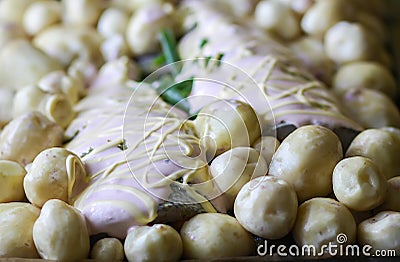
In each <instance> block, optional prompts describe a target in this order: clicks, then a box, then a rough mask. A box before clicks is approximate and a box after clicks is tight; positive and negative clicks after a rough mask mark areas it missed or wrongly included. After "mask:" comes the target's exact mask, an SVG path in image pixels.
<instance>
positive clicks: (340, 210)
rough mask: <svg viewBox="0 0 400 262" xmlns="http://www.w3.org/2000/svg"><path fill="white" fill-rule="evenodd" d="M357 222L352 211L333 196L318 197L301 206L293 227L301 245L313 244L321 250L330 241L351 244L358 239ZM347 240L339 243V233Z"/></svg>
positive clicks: (294, 235) (295, 238)
mask: <svg viewBox="0 0 400 262" xmlns="http://www.w3.org/2000/svg"><path fill="white" fill-rule="evenodd" d="M356 231H357V228H356V223H355V221H354V218H353V215H352V214H351V212H350V211H349V210H348V209H347V208H346V207H345V206H344V205H342V204H341V203H339V202H338V201H336V200H333V199H331V198H322V197H316V198H312V199H310V200H307V201H306V202H304V203H303V204H301V205H300V206H299V209H298V211H297V218H296V222H295V225H294V228H293V237H294V240H295V241H296V243H297V244H298V245H300V246H304V245H313V246H314V247H315V248H316V250H321V248H322V247H323V246H324V245H328V244H329V242H332V243H334V244H335V243H336V244H350V243H353V242H354V241H355V239H356ZM339 234H345V235H346V237H347V241H346V242H345V243H343V242H341V243H338V239H337V238H338V235H339Z"/></svg>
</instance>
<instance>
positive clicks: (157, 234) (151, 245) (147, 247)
mask: <svg viewBox="0 0 400 262" xmlns="http://www.w3.org/2000/svg"><path fill="white" fill-rule="evenodd" d="M124 250H125V255H126V257H127V258H128V261H129V262H133V261H178V260H180V258H181V256H182V240H181V237H180V235H179V233H178V232H177V231H176V230H175V229H174V228H173V227H171V226H168V225H163V224H155V225H153V226H138V227H133V228H131V229H130V230H129V231H128V235H127V237H126V239H125V244H124Z"/></svg>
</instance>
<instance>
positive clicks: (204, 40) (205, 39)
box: [199, 38, 208, 49]
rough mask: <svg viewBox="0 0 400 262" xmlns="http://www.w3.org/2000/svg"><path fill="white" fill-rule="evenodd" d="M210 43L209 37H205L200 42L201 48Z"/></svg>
mask: <svg viewBox="0 0 400 262" xmlns="http://www.w3.org/2000/svg"><path fill="white" fill-rule="evenodd" d="M207 44H208V39H207V38H203V39H202V40H201V42H200V45H199V47H200V49H203V48H204V47H205V46H206V45H207Z"/></svg>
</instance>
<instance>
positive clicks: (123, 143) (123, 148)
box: [117, 138, 128, 151]
mask: <svg viewBox="0 0 400 262" xmlns="http://www.w3.org/2000/svg"><path fill="white" fill-rule="evenodd" d="M117 147H118V148H119V149H120V150H121V151H124V150H127V149H128V146H127V145H126V140H125V138H124V139H122V142H121V143H119V144H118V145H117Z"/></svg>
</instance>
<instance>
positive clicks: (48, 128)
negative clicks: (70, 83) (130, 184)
mask: <svg viewBox="0 0 400 262" xmlns="http://www.w3.org/2000/svg"><path fill="white" fill-rule="evenodd" d="M62 141H63V130H62V129H61V128H60V127H59V126H58V125H56V124H55V123H53V122H51V121H50V120H48V119H47V117H45V116H44V115H42V114H41V113H39V112H37V111H33V112H30V113H27V114H24V115H21V116H19V117H17V118H14V119H13V120H12V121H11V122H10V123H8V125H6V126H5V127H4V129H3V130H2V132H1V134H0V159H7V160H13V161H17V162H18V163H20V164H21V165H23V166H24V165H26V164H28V163H30V162H32V160H33V159H34V158H35V157H36V155H37V154H39V153H40V151H42V150H43V149H46V148H49V147H52V146H61V144H62Z"/></svg>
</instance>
